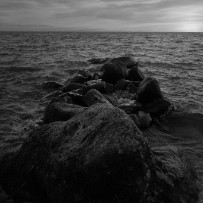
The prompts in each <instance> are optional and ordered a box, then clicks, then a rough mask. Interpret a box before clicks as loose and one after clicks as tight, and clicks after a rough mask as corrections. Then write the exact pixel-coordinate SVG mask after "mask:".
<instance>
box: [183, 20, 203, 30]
mask: <svg viewBox="0 0 203 203" xmlns="http://www.w3.org/2000/svg"><path fill="white" fill-rule="evenodd" d="M200 29H201V25H200V24H199V23H198V22H184V23H183V24H182V25H181V26H180V30H181V31H182V32H199V31H200Z"/></svg>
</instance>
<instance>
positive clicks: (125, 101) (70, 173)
mask: <svg viewBox="0 0 203 203" xmlns="http://www.w3.org/2000/svg"><path fill="white" fill-rule="evenodd" d="M90 63H94V64H100V69H99V70H98V69H95V70H91V71H84V70H79V71H78V72H77V73H76V74H74V75H73V76H72V77H71V78H69V79H68V80H67V81H66V82H65V84H59V83H56V82H47V83H45V84H44V85H43V87H44V88H45V89H47V91H49V92H50V93H49V95H47V98H50V102H49V104H48V106H47V107H46V109H45V112H44V118H43V124H42V125H41V126H39V127H38V128H36V129H34V130H33V131H32V132H31V133H30V135H29V136H28V138H27V139H26V140H25V141H24V143H23V145H22V147H21V148H20V149H19V150H18V151H17V152H15V153H12V154H7V155H5V157H3V158H2V159H1V161H0V166H1V167H0V184H1V187H0V201H2V202H143V203H144V202H154V203H155V202H156V203H157V202H174V203H178V202H188V203H189V202H190V203H191V202H198V195H199V192H200V184H199V180H198V176H197V174H196V171H195V169H194V168H193V164H192V163H190V162H189V161H188V159H187V158H186V157H185V156H184V154H183V153H182V152H181V151H180V150H179V149H177V148H176V147H174V146H168V145H167V144H166V143H164V142H163V143H161V144H160V145H158V146H153V136H154V137H156V135H153V133H150V132H151V131H152V130H154V129H156V131H153V132H157V134H158V135H160V136H161V133H165V132H166V131H167V129H166V128H165V127H164V121H165V120H166V119H167V118H168V117H170V114H172V113H173V111H175V107H174V104H173V103H172V102H171V101H170V100H169V99H168V98H165V97H164V95H163V94H162V92H161V88H160V86H159V83H158V81H157V80H156V79H155V78H152V77H147V76H145V75H144V74H143V73H142V72H141V71H140V70H139V68H138V65H139V64H138V62H136V61H134V60H133V59H131V58H130V57H119V58H114V59H104V60H97V59H94V60H91V61H90ZM148 138H150V139H149V141H148ZM156 139H157V138H156Z"/></svg>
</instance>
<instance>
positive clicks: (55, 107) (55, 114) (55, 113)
mask: <svg viewBox="0 0 203 203" xmlns="http://www.w3.org/2000/svg"><path fill="white" fill-rule="evenodd" d="M84 109H85V107H81V106H78V105H74V104H67V103H65V102H62V101H56V102H55V101H52V102H50V103H49V104H48V106H47V107H46V109H45V113H44V119H43V120H44V123H45V124H47V123H52V122H55V121H67V120H68V119H70V118H72V117H73V116H74V115H76V114H78V113H80V112H82V111H83V110H84Z"/></svg>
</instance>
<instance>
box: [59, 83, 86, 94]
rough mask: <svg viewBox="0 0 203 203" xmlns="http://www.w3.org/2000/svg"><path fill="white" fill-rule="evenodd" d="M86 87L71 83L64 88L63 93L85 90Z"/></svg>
mask: <svg viewBox="0 0 203 203" xmlns="http://www.w3.org/2000/svg"><path fill="white" fill-rule="evenodd" d="M85 88H86V85H84V84H80V83H69V84H67V85H65V86H64V87H63V90H62V91H63V92H70V91H73V90H77V89H82V90H83V89H85Z"/></svg>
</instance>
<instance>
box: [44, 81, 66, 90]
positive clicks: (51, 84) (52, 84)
mask: <svg viewBox="0 0 203 203" xmlns="http://www.w3.org/2000/svg"><path fill="white" fill-rule="evenodd" d="M42 87H43V89H45V90H47V91H53V90H57V89H60V88H62V87H63V85H62V84H60V83H58V82H55V81H48V82H45V83H43V85H42Z"/></svg>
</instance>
